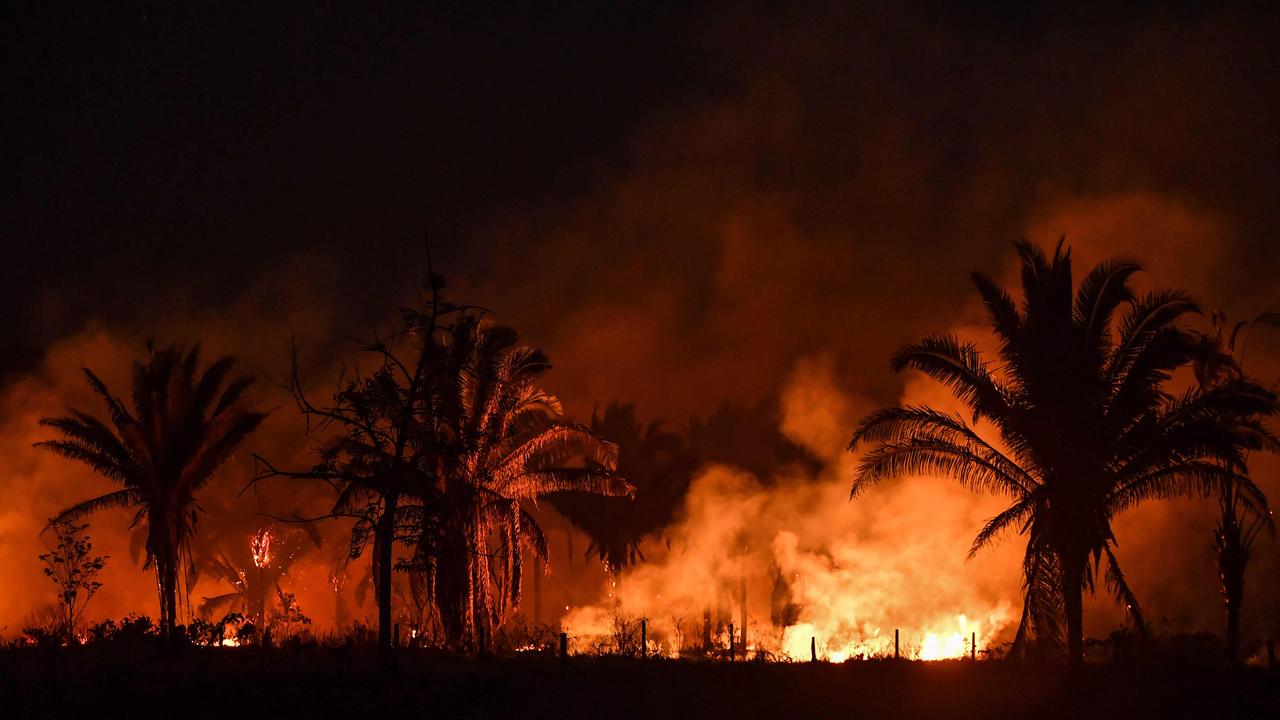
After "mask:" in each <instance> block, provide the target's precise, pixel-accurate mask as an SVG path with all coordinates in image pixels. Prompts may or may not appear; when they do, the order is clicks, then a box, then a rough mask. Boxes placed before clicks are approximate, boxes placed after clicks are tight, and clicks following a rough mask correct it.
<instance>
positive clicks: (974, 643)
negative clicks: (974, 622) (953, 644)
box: [969, 632, 978, 660]
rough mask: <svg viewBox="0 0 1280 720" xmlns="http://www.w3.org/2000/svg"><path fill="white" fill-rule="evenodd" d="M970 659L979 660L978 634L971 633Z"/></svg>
mask: <svg viewBox="0 0 1280 720" xmlns="http://www.w3.org/2000/svg"><path fill="white" fill-rule="evenodd" d="M969 659H970V660H977V659H978V633H976V632H975V633H969Z"/></svg>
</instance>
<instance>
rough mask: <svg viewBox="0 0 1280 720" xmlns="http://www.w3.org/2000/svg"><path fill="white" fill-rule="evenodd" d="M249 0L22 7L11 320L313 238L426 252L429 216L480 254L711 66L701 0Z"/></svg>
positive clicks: (6, 294)
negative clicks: (307, 2)
mask: <svg viewBox="0 0 1280 720" xmlns="http://www.w3.org/2000/svg"><path fill="white" fill-rule="evenodd" d="M253 5H254V7H247V8H239V9H230V10H228V9H226V8H220V7H213V6H212V5H211V6H210V7H206V8H200V9H189V8H178V7H175V6H173V4H171V3H141V4H129V3H126V4H123V5H122V6H120V7H116V6H113V7H111V8H105V7H104V8H97V9H94V10H88V11H86V9H85V8H77V9H75V10H71V9H66V10H64V11H61V12H59V11H53V10H50V9H48V8H46V7H44V4H30V6H28V7H22V8H17V9H13V8H11V10H10V12H11V13H12V15H11V17H10V19H9V21H8V22H6V23H5V26H6V28H8V29H7V30H6V31H5V32H6V35H7V38H6V41H5V43H4V44H5V46H6V48H8V50H7V54H8V58H7V60H6V63H5V66H6V68H7V69H6V71H5V74H6V78H7V79H6V82H5V83H4V85H5V91H4V92H5V101H4V106H5V107H6V108H7V110H6V114H7V115H8V116H9V118H10V121H11V123H12V124H11V125H10V131H9V132H8V133H6V139H7V145H8V147H7V148H6V152H5V156H6V158H7V159H8V160H7V162H8V163H9V172H10V173H11V175H10V177H11V183H10V187H11V189H12V192H11V194H10V195H9V196H8V197H7V198H6V200H5V207H4V217H5V222H4V226H5V231H4V232H5V236H6V245H7V246H8V248H9V250H10V255H9V261H10V263H11V267H21V268H23V270H22V272H19V273H13V275H12V279H11V281H10V282H9V283H7V284H6V285H5V286H4V288H3V290H0V293H2V294H0V302H2V303H3V306H4V307H5V309H6V311H5V315H7V316H9V317H10V318H11V320H13V321H15V322H16V323H17V327H16V328H15V329H17V330H19V332H20V333H22V334H27V335H31V336H33V337H35V338H41V339H47V338H48V337H49V334H50V333H56V332H57V330H56V329H54V327H40V326H38V325H33V321H35V322H46V321H52V322H53V323H54V326H55V327H57V326H59V325H63V324H65V323H74V322H75V320H74V318H75V317H76V316H80V315H83V314H84V313H86V312H89V313H91V314H98V315H104V316H106V317H108V318H112V319H114V318H117V317H120V316H121V315H122V314H127V313H132V312H137V311H139V310H140V309H144V308H145V306H146V305H147V304H148V303H151V302H154V300H153V297H154V295H153V293H159V294H162V295H167V294H169V293H174V292H190V293H192V294H193V295H196V296H199V297H205V298H208V299H213V300H218V299H224V298H225V297H226V296H227V295H228V294H229V293H231V292H234V291H235V288H237V287H238V286H240V285H241V284H243V283H244V282H245V277H246V275H248V276H252V275H254V274H256V273H262V272H273V271H277V270H278V269H279V267H280V263H281V262H282V260H283V259H284V258H287V257H289V256H291V255H293V254H294V253H297V252H299V251H303V252H306V253H316V254H318V255H328V256H332V257H337V258H340V259H341V260H340V261H341V262H342V263H344V264H345V263H352V264H354V267H355V268H356V270H357V273H358V274H360V277H361V278H362V279H363V278H364V277H365V276H364V275H363V272H364V271H370V272H372V271H375V270H377V269H379V268H381V269H386V268H387V267H394V266H395V264H396V262H397V261H398V260H400V259H402V258H405V257H412V258H413V260H414V261H415V262H418V261H420V256H419V255H417V254H415V253H416V252H417V250H418V248H419V246H420V245H419V238H420V237H421V236H422V233H423V230H424V228H426V229H429V230H431V231H432V234H433V236H434V237H435V238H436V240H435V243H436V244H437V246H439V247H438V251H439V252H441V253H443V254H445V255H451V256H453V258H452V259H454V260H455V262H457V263H473V262H477V261H478V259H477V258H476V255H477V253H475V252H469V251H467V250H466V249H465V248H463V247H462V245H463V242H462V241H463V240H465V239H466V237H467V235H468V233H469V232H470V231H471V230H472V229H473V228H474V227H475V226H476V225H477V223H479V222H480V221H482V220H484V219H485V218H486V217H488V216H489V215H490V214H491V213H494V212H496V211H499V210H501V209H504V208H509V207H512V206H515V205H518V204H520V203H522V202H534V201H537V202H555V198H557V197H559V196H561V195H562V194H564V193H572V192H573V191H574V190H575V189H576V188H579V187H581V186H582V185H583V184H584V183H585V182H587V180H586V179H585V178H586V176H587V175H589V174H590V173H591V172H593V171H599V168H600V166H601V164H602V163H604V164H607V163H608V162H609V155H610V150H611V148H613V147H614V146H615V145H616V144H617V142H618V141H619V138H620V136H621V135H622V134H623V133H625V132H626V131H627V129H628V128H631V127H635V126H636V125H637V124H638V123H640V122H643V121H644V120H645V119H646V118H649V117H652V116H654V115H655V114H657V113H661V112H664V111H665V110H666V109H668V108H671V107H673V106H678V105H681V104H682V103H686V102H690V101H691V100H694V99H697V98H699V97H701V96H702V95H703V94H705V93H707V92H713V90H711V88H712V87H713V86H714V85H715V84H716V82H715V81H716V78H715V77H714V76H713V75H714V65H715V63H710V64H704V63H703V62H702V61H703V60H704V53H705V52H707V50H708V49H709V48H707V47H700V46H699V45H698V42H697V41H699V40H707V39H709V38H708V37H707V36H706V35H702V34H701V32H700V31H697V30H696V20H697V18H698V17H700V16H701V15H702V13H700V12H696V11H684V10H679V9H676V8H674V7H667V6H665V5H664V4H661V3H655V4H643V6H642V4H634V6H631V5H629V4H625V3H624V4H620V5H619V6H618V7H617V8H611V9H610V10H609V11H607V12H606V11H604V10H603V9H594V10H593V9H591V8H593V7H596V4H594V3H583V4H581V6H578V7H574V6H573V4H572V3H566V4H549V5H548V4H539V5H544V6H545V7H539V8H537V9H535V8H533V7H525V8H518V9H516V10H514V11H501V10H498V9H497V8H487V7H484V5H483V4H473V3H464V4H460V7H455V8H450V7H445V6H439V5H436V4H431V6H429V7H427V8H425V9H408V6H409V4H406V6H405V7H394V6H375V5H374V4H369V5H367V6H365V5H361V7H360V8H359V9H348V10H332V9H329V10H325V9H320V10H307V11H306V12H293V11H288V10H284V9H282V8H279V7H277V6H276V4H274V3H268V4H253ZM672 5H673V6H674V5H682V4H680V3H673V4H672ZM125 6H129V7H125ZM464 8H465V9H464ZM140 281H141V283H140ZM143 288H145V292H144V291H143ZM49 303H52V304H53V307H44V308H41V313H44V314H34V315H33V313H35V312H36V311H35V310H33V307H35V306H39V305H42V304H45V305H48V304H49ZM50 313H51V314H50ZM15 316H16V317H15ZM19 318H20V319H19Z"/></svg>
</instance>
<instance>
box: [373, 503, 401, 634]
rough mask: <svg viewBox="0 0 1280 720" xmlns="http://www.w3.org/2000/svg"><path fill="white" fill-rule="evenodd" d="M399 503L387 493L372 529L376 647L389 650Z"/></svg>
mask: <svg viewBox="0 0 1280 720" xmlns="http://www.w3.org/2000/svg"><path fill="white" fill-rule="evenodd" d="M399 502H400V497H399V495H398V494H397V493H388V494H387V496H386V504H385V506H384V507H383V511H382V517H380V518H378V525H377V527H376V528H375V529H374V535H375V537H374V542H375V543H377V546H378V553H377V556H378V577H377V580H376V582H377V591H378V592H377V595H378V647H379V648H381V649H383V650H390V649H391V647H392V643H393V640H392V638H391V627H392V622H391V562H392V543H394V542H395V528H396V510H397V508H398V505H399Z"/></svg>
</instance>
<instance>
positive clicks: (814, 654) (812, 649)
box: [809, 635, 818, 662]
mask: <svg viewBox="0 0 1280 720" xmlns="http://www.w3.org/2000/svg"><path fill="white" fill-rule="evenodd" d="M809 662H818V638H816V637H813V636H812V635H810V636H809Z"/></svg>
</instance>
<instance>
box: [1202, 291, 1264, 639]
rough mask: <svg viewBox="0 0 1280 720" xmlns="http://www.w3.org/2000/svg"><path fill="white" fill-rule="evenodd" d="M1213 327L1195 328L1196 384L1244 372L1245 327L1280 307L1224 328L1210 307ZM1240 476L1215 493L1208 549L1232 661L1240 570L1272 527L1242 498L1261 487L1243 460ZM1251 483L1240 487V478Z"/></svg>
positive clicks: (1242, 571) (1261, 322) (1239, 602)
mask: <svg viewBox="0 0 1280 720" xmlns="http://www.w3.org/2000/svg"><path fill="white" fill-rule="evenodd" d="M1212 325H1213V332H1212V333H1199V332H1197V333H1194V335H1195V337H1196V344H1195V348H1194V350H1193V354H1194V358H1193V367H1194V368H1195V376H1196V382H1197V383H1199V385H1200V388H1201V389H1205V390H1207V389H1210V388H1213V387H1216V386H1218V385H1221V384H1223V383H1227V382H1232V381H1236V380H1240V379H1242V378H1244V377H1245V374H1244V368H1243V363H1244V354H1245V353H1244V351H1245V345H1246V342H1247V339H1248V336H1249V332H1250V331H1251V330H1252V329H1253V328H1254V327H1256V326H1258V325H1271V326H1273V327H1274V326H1280V313H1270V312H1268V313H1262V314H1261V315H1259V316H1258V317H1256V318H1254V319H1253V320H1251V321H1242V322H1238V323H1236V324H1235V325H1234V326H1233V327H1232V328H1231V330H1230V332H1228V331H1227V317H1226V315H1225V314H1223V313H1222V312H1215V313H1214V314H1213V318H1212ZM1237 470H1238V473H1239V477H1238V478H1229V479H1226V480H1225V481H1224V482H1223V484H1222V487H1221V489H1220V492H1219V496H1218V523H1217V525H1216V526H1215V527H1214V529H1213V550H1214V553H1215V554H1216V555H1217V561H1218V578H1219V580H1220V581H1221V583H1222V588H1221V589H1222V600H1223V604H1224V605H1225V606H1226V613H1227V635H1226V638H1227V657H1228V658H1229V659H1230V660H1231V661H1232V662H1235V661H1236V660H1238V659H1239V657H1240V609H1241V608H1242V607H1243V606H1244V574H1245V568H1246V567H1248V565H1249V554H1250V552H1251V550H1252V548H1253V543H1254V541H1255V540H1257V538H1258V534H1259V533H1261V532H1262V531H1263V530H1268V531H1272V532H1274V530H1275V524H1274V523H1273V522H1272V519H1271V515H1270V514H1269V513H1264V514H1259V513H1258V512H1257V510H1258V509H1259V508H1257V507H1255V506H1253V505H1252V504H1250V503H1248V502H1247V498H1248V496H1250V495H1253V494H1257V493H1260V492H1261V491H1260V490H1258V489H1257V488H1255V487H1252V484H1253V483H1252V481H1251V480H1250V478H1249V468H1248V465H1246V464H1242V465H1240V467H1239V468H1237ZM1242 482H1244V483H1249V485H1250V487H1244V488H1242V487H1240V483H1242Z"/></svg>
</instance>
